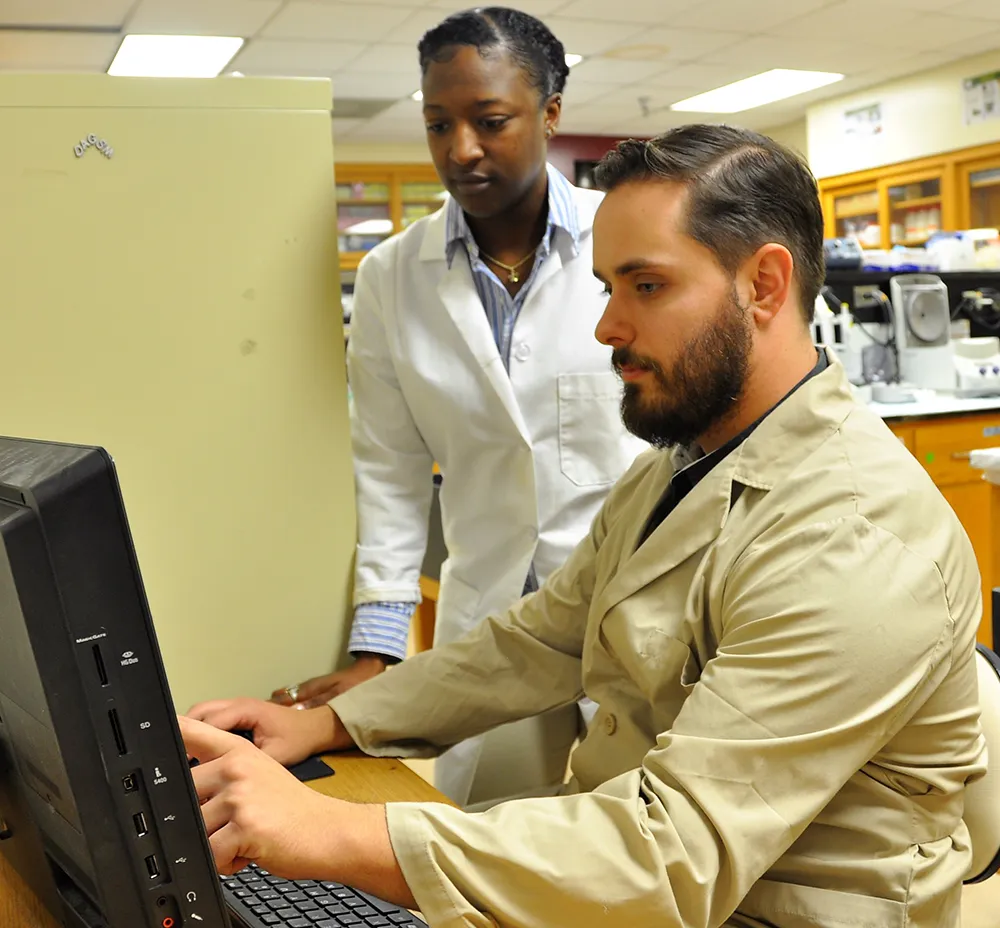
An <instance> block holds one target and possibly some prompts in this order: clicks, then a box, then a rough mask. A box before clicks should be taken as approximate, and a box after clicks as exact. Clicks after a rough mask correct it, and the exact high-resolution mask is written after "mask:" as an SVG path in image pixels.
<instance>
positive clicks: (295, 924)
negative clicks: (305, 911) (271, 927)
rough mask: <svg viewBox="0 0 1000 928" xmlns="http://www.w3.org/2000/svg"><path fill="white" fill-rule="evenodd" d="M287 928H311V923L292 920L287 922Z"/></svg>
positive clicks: (296, 919) (303, 920) (300, 919)
mask: <svg viewBox="0 0 1000 928" xmlns="http://www.w3.org/2000/svg"><path fill="white" fill-rule="evenodd" d="M287 928H312V922H310V921H306V919H304V918H293V919H292V920H291V921H289V922H288V925H287Z"/></svg>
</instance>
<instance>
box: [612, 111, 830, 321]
mask: <svg viewBox="0 0 1000 928" xmlns="http://www.w3.org/2000/svg"><path fill="white" fill-rule="evenodd" d="M594 177H595V180H596V181H597V184H598V186H599V187H601V188H602V189H603V190H614V188H615V187H618V186H619V185H621V184H625V183H628V182H630V181H649V180H668V181H673V182H675V183H679V184H683V185H685V186H686V187H687V188H688V191H689V200H688V207H687V233H688V234H689V235H690V236H691V237H692V238H694V239H695V240H696V241H698V242H701V244H702V245H704V246H705V247H706V248H708V249H710V250H711V251H712V252H713V253H714V254H715V256H716V258H718V260H719V263H720V264H721V265H722V267H723V268H724V269H725V270H726V271H727V272H728V273H730V274H732V273H735V271H736V269H737V268H738V267H739V265H740V263H741V262H743V261H744V260H746V259H747V258H749V257H750V255H752V254H753V253H754V252H755V251H757V249H758V248H760V247H761V246H763V245H766V244H767V243H768V242H777V243H778V244H780V245H784V246H785V247H786V248H787V249H788V250H789V252H791V255H792V259H793V260H794V262H795V274H796V277H797V279H798V285H799V297H800V299H801V300H802V314H803V316H804V317H805V319H806V322H810V321H811V320H812V317H813V308H814V306H815V303H816V296H817V295H818V294H819V291H820V288H821V287H822V286H823V280H824V277H825V274H826V267H825V262H824V258H823V212H822V209H821V208H820V202H819V191H818V190H817V187H816V179H815V178H814V177H813V175H812V172H811V171H810V170H809V168H808V167H807V166H806V164H805V162H803V160H802V159H801V158H799V157H798V156H797V155H796V154H794V153H793V152H791V151H789V150H788V149H787V148H785V147H784V146H783V145H779V144H778V143H777V142H775V141H774V140H773V139H769V138H767V137H766V136H763V135H759V134H758V133H756V132H750V131H749V130H747V129H739V128H736V127H734V126H718V125H690V126H682V127H680V128H678V129H671V130H670V131H669V132H666V133H664V134H663V135H661V136H658V137H657V138H655V139H650V140H649V141H645V142H640V141H636V140H635V139H629V140H628V141H625V142H620V143H619V144H618V146H617V147H616V148H615V149H614V150H612V151H611V152H609V153H608V154H607V155H605V157H604V159H603V160H602V161H601V163H600V164H599V165H598V167H597V170H596V171H595V173H594Z"/></svg>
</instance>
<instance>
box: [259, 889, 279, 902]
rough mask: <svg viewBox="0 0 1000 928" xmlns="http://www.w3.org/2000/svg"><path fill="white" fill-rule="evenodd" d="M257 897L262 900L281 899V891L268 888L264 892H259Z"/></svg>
mask: <svg viewBox="0 0 1000 928" xmlns="http://www.w3.org/2000/svg"><path fill="white" fill-rule="evenodd" d="M257 898H258V899H259V900H260V901H261V902H271V901H272V900H274V899H280V898H281V893H276V892H275V891H274V890H273V889H268V890H265V891H264V892H262V893H257Z"/></svg>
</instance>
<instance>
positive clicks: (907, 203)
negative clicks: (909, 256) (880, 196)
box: [889, 177, 942, 246]
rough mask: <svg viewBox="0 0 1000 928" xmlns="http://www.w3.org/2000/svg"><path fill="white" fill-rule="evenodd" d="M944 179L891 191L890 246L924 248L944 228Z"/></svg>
mask: <svg viewBox="0 0 1000 928" xmlns="http://www.w3.org/2000/svg"><path fill="white" fill-rule="evenodd" d="M941 205H942V201H941V178H940V177H928V178H926V179H923V180H916V181H913V182H910V183H904V182H897V183H892V184H891V185H890V187H889V243H890V244H891V245H913V246H916V245H924V244H926V242H927V239H929V238H930V237H931V236H932V235H933V234H934V233H935V232H940V231H941V228H942V224H941Z"/></svg>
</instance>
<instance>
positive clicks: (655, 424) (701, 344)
mask: <svg viewBox="0 0 1000 928" xmlns="http://www.w3.org/2000/svg"><path fill="white" fill-rule="evenodd" d="M751 346H752V337H751V331H750V318H749V309H748V308H747V307H745V306H741V305H740V302H739V298H738V296H737V295H736V292H735V290H734V291H732V292H731V293H730V295H729V298H728V299H727V300H725V301H724V302H723V304H722V305H721V306H720V307H719V310H718V312H717V313H716V314H715V316H714V317H713V318H712V319H710V320H709V321H708V322H707V323H706V324H705V326H704V328H703V329H702V330H701V332H699V333H698V334H697V335H696V336H695V337H694V338H692V339H691V340H690V341H689V342H688V343H687V345H685V347H684V350H683V351H682V352H681V354H680V356H679V357H678V359H677V360H676V361H675V362H674V364H673V366H672V367H671V368H670V371H669V372H664V370H663V368H662V367H661V366H660V365H659V364H658V363H657V362H656V361H654V360H653V359H652V358H644V357H640V356H638V355H635V354H633V353H632V351H631V349H629V348H628V347H625V346H623V347H621V348H616V349H615V351H614V353H613V354H612V358H611V363H612V365H613V366H614V368H615V370H617V371H619V372H620V371H621V368H623V367H637V368H641V369H643V370H647V371H650V372H651V374H652V375H653V378H655V382H656V388H657V389H651V387H652V386H653V385H652V384H646V388H645V390H644V389H643V384H641V383H626V384H625V393H624V395H623V397H622V406H621V412H622V421H623V422H624V423H625V428H627V429H628V430H629V431H630V432H631V433H632V434H633V435H635V436H636V437H637V438H641V439H642V440H643V441H646V442H649V444H651V445H653V446H654V447H657V448H668V447H671V446H674V445H690V444H693V443H694V442H695V441H696V440H697V439H698V438H699V437H700V436H702V435H704V434H705V433H706V432H707V431H709V430H710V429H711V428H712V427H713V426H716V425H718V424H719V423H720V422H722V421H723V420H724V419H725V418H726V417H727V416H729V415H730V414H732V412H733V411H734V409H735V407H736V404H737V403H738V402H739V399H740V397H741V395H742V393H743V387H744V384H745V383H746V379H747V375H748V373H749V369H750V349H751ZM645 379H647V380H648V378H645Z"/></svg>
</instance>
